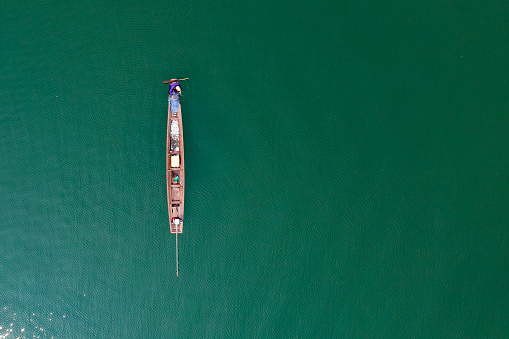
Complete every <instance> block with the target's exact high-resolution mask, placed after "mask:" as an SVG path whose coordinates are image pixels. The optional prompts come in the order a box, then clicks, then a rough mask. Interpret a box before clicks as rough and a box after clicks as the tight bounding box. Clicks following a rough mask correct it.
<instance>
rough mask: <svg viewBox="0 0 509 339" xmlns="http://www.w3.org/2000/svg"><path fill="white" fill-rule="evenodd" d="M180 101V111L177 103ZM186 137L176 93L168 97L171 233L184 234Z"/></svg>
mask: <svg viewBox="0 0 509 339" xmlns="http://www.w3.org/2000/svg"><path fill="white" fill-rule="evenodd" d="M177 101H178V109H176V102H177ZM184 170H185V168H184V135H183V127H182V109H181V105H180V97H179V94H178V93H177V92H176V91H173V92H172V93H171V94H169V96H168V126H167V134H166V187H167V197H168V215H169V221H170V231H171V233H177V232H178V233H182V231H183V227H184V223H183V220H184V193H185V171H184Z"/></svg>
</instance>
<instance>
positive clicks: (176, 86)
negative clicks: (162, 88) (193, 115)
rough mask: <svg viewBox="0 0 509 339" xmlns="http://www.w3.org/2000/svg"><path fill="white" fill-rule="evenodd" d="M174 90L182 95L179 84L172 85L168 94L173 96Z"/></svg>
mask: <svg viewBox="0 0 509 339" xmlns="http://www.w3.org/2000/svg"><path fill="white" fill-rule="evenodd" d="M173 90H176V91H177V93H178V94H180V92H181V91H182V90H181V89H180V84H179V83H178V82H174V83H172V84H171V85H170V90H169V91H168V93H169V94H170V95H172V94H173Z"/></svg>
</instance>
